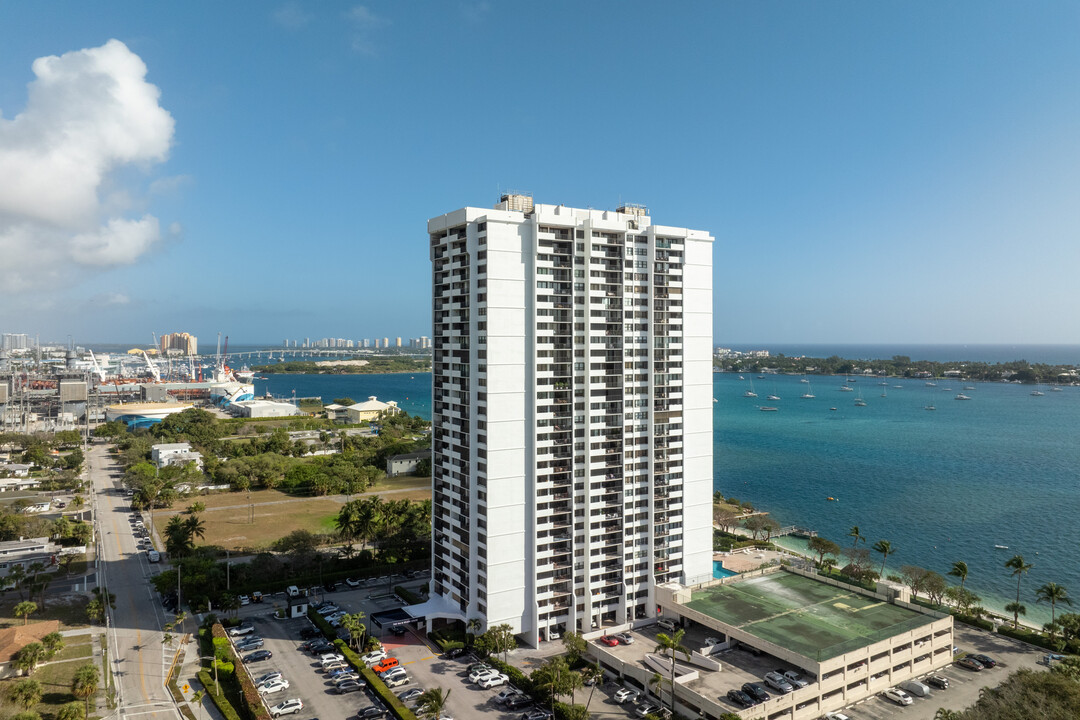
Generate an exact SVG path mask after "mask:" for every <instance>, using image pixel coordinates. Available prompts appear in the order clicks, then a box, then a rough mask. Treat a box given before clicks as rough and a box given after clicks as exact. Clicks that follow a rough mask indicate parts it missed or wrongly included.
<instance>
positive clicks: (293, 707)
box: [270, 698, 304, 717]
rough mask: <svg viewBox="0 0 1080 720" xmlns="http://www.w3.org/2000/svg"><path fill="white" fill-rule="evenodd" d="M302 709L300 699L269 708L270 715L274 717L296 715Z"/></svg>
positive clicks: (293, 699) (289, 700) (302, 705)
mask: <svg viewBox="0 0 1080 720" xmlns="http://www.w3.org/2000/svg"><path fill="white" fill-rule="evenodd" d="M303 709H304V701H303V700H301V699H300V698H290V699H288V700H286V701H284V702H280V703H278V704H277V705H275V706H274V707H272V708H270V714H271V715H272V716H274V717H281V716H282V715H291V714H293V713H298V712H300V711H301V710H303Z"/></svg>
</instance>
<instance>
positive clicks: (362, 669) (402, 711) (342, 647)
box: [308, 608, 417, 720]
mask: <svg viewBox="0 0 1080 720" xmlns="http://www.w3.org/2000/svg"><path fill="white" fill-rule="evenodd" d="M308 618H309V619H310V620H311V622H312V623H314V625H315V627H317V628H319V630H320V631H321V632H322V634H323V635H325V636H326V639H327V640H330V641H332V642H333V643H334V646H335V647H336V648H337V651H338V652H339V653H341V654H342V655H343V656H344V657H345V662H347V663H349V664H350V665H352V666H353V668H354V669H355V670H356V671H357V672H358V673H360V675H361V676H362V677H363V678H364V680H365V681H366V682H367V684H368V685H369V686H371V688H372V689H373V690H375V692H376V693H377V694H378V695H379V697H380V698H381V699H382V701H383V704H385V705H386V707H388V708H389V709H390V712H391V713H392V714H393V715H394V717H396V718H397V719H398V720H417V719H416V715H414V714H413V712H412V711H411V710H409V708H407V707H405V705H403V704H402V702H401V701H400V700H398V699H397V696H396V695H394V693H392V692H391V691H390V688H388V687H386V684H385V683H383V681H382V680H381V679H380V678H379V676H378V675H376V674H375V672H374V671H373V670H372V669H371V668H369V667H368V666H367V665H365V664H364V662H363V661H362V660H361V659H360V656H359V655H357V654H356V652H355V651H353V649H352V648H350V647H349V646H348V644H346V642H345V641H344V640H342V639H341V638H339V637H338V636H337V631H335V630H334V628H333V627H332V626H331V625H330V623H328V622H326V619H325V618H323V616H322V615H320V614H319V613H317V612H315V611H314V610H313V609H311V608H308Z"/></svg>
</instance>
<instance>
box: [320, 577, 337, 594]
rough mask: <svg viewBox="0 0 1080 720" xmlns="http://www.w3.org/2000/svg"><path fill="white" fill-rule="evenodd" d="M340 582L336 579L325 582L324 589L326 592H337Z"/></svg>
mask: <svg viewBox="0 0 1080 720" xmlns="http://www.w3.org/2000/svg"><path fill="white" fill-rule="evenodd" d="M337 589H338V584H337V583H336V582H334V581H332V580H331V581H330V582H327V583H323V590H325V591H326V592H337Z"/></svg>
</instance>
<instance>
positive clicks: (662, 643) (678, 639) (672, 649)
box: [656, 628, 690, 715]
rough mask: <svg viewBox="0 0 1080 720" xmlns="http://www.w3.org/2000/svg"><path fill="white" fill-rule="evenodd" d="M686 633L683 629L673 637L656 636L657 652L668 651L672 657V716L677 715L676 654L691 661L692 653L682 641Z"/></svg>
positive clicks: (677, 629) (659, 634)
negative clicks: (679, 653) (678, 653)
mask: <svg viewBox="0 0 1080 720" xmlns="http://www.w3.org/2000/svg"><path fill="white" fill-rule="evenodd" d="M685 634H686V631H685V630H683V629H682V628H676V630H675V632H673V633H672V634H671V635H667V634H666V633H657V634H656V650H657V652H659V651H667V652H668V653H669V655H670V656H671V714H672V715H674V714H675V653H677V652H681V653H682V654H683V655H685V656H686V659H687V660H689V659H690V651H689V650H688V649H686V648H685V647H683V644H682V639H683V635H685Z"/></svg>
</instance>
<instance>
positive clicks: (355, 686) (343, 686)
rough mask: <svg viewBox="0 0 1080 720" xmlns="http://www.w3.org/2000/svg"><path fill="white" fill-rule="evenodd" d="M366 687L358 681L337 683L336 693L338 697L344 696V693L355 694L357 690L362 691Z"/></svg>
mask: <svg viewBox="0 0 1080 720" xmlns="http://www.w3.org/2000/svg"><path fill="white" fill-rule="evenodd" d="M366 685H367V683H364V682H360V681H359V680H346V681H344V682H341V683H338V686H337V693H338V695H344V694H345V693H351V692H356V691H357V690H363V689H364V687H365V686H366Z"/></svg>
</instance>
